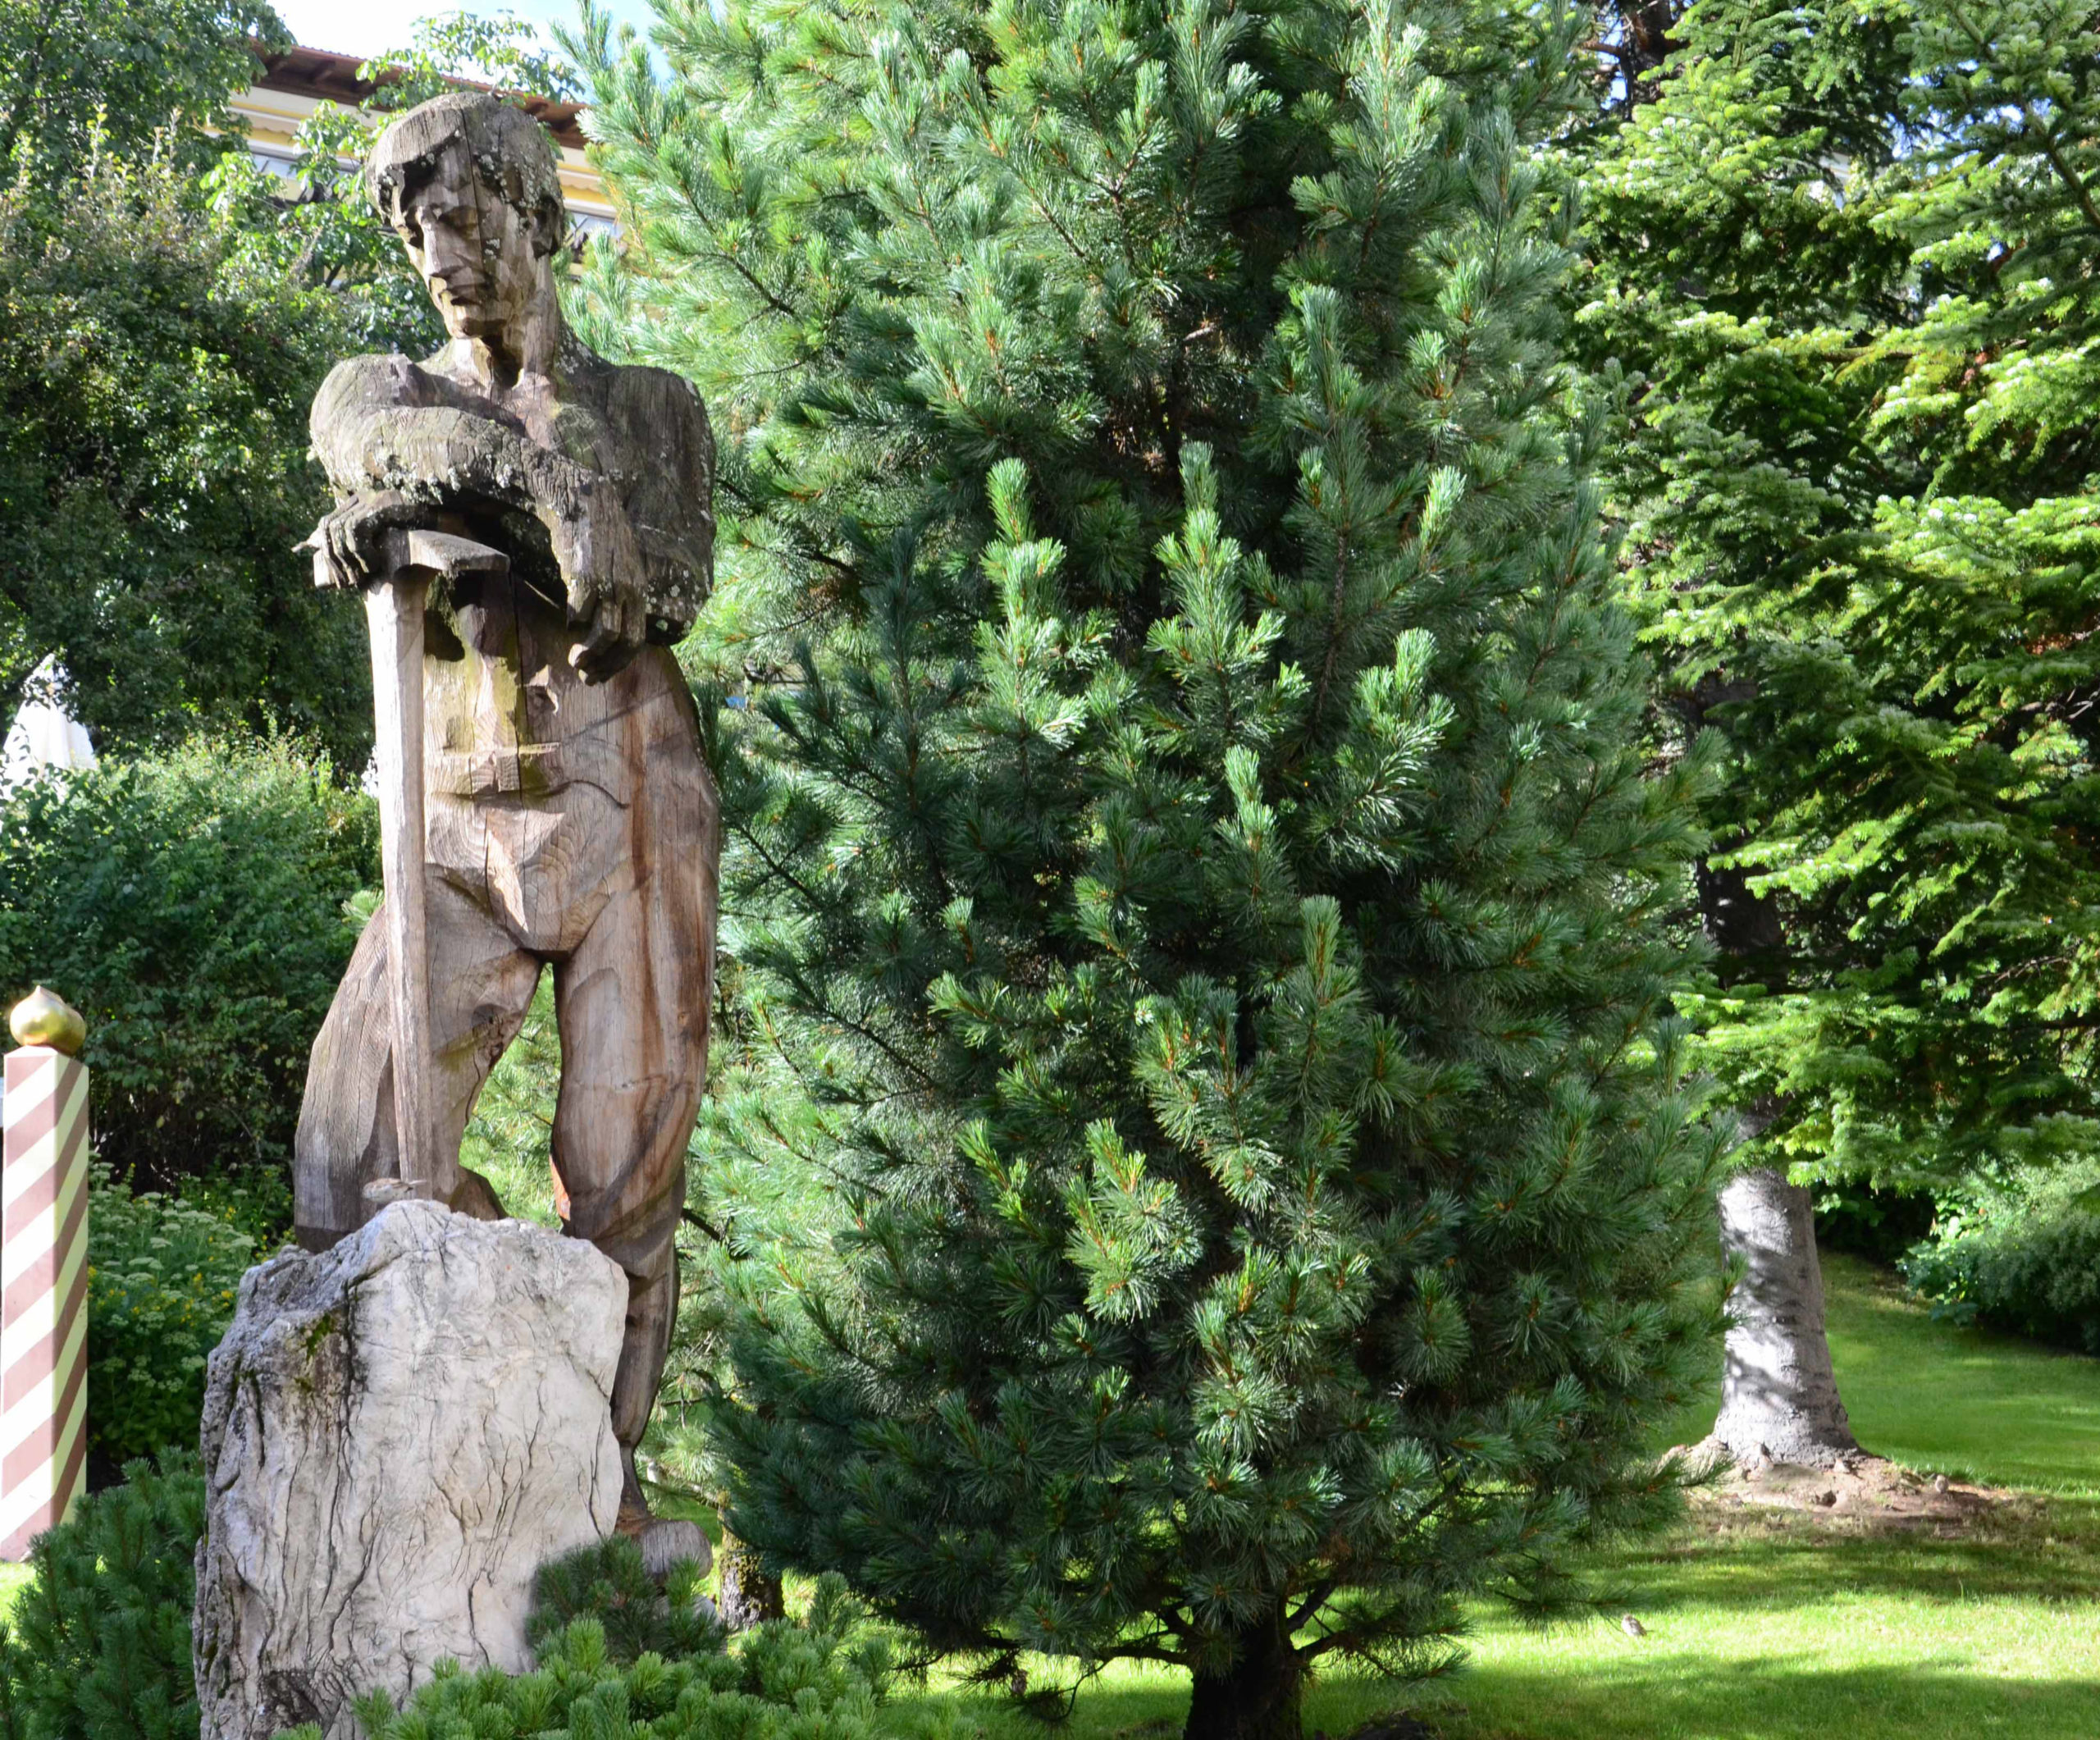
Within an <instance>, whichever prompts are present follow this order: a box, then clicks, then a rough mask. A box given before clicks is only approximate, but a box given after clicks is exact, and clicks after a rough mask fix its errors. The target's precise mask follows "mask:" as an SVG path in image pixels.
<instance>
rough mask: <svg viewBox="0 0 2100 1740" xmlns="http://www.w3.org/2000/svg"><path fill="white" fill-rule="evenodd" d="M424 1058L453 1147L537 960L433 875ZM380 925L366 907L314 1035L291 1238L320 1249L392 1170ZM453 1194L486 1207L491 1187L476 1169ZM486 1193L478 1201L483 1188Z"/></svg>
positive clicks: (478, 1209)
mask: <svg viewBox="0 0 2100 1740" xmlns="http://www.w3.org/2000/svg"><path fill="white" fill-rule="evenodd" d="M429 923H430V939H431V941H430V947H431V975H430V984H431V1039H432V1040H433V1042H434V1044H435V1045H436V1056H435V1057H433V1058H432V1059H431V1066H432V1068H431V1078H432V1086H433V1088H434V1089H435V1094H434V1098H435V1100H436V1108H437V1121H438V1126H439V1130H438V1135H439V1139H441V1140H443V1141H449V1142H450V1143H452V1144H454V1146H455V1147H456V1145H457V1144H458V1143H459V1138H460V1135H461V1134H462V1133H463V1131H464V1130H466V1127H467V1119H468V1116H469V1114H470V1113H471V1112H473V1107H474V1099H475V1096H476V1095H477V1094H479V1093H480V1092H481V1090H482V1083H483V1082H484V1081H486V1080H487V1079H488V1073H489V1071H490V1070H491V1069H492V1068H494V1067H495V1060H496V1059H497V1058H498V1057H501V1056H502V1055H503V1053H504V1049H505V1048H507V1047H508V1046H509V1044H510V1042H511V1041H512V1040H513V1039H515V1038H516V1037H517V1036H518V1028H519V1027H520V1026H521V1025H523V1022H524V1020H525V1015H526V1012H527V1009H529V1008H530V1007H531V1006H532V991H533V988H534V986H536V984H538V983H539V978H540V962H539V961H538V960H537V959H536V958H535V957H532V956H531V955H528V954H527V953H526V952H524V951H523V949H521V948H518V944H517V943H515V942H514V940H512V939H511V938H510V936H509V934H507V933H506V932H505V931H504V930H503V929H501V928H500V926H498V925H496V924H495V922H494V921H493V920H491V918H490V917H489V916H488V915H487V914H486V912H484V911H482V909H481V908H480V907H477V906H476V905H475V904H474V903H473V902H472V901H471V900H469V899H468V897H466V896H465V895H464V894H462V893H460V892H459V890H458V889H457V888H454V887H453V886H452V885H451V884H450V883H447V882H446V881H445V880H444V879H442V878H441V877H436V876H433V877H431V879H430V884H429ZM386 955H387V949H386V922H385V920H384V918H383V917H382V916H381V915H379V914H375V915H374V916H372V920H370V921H369V922H368V924H367V925H365V927H364V934H363V935H362V936H360V937H359V938H358V946H357V950H356V952H354V954H353V955H352V956H351V957H350V965H349V970H348V971H346V972H345V974H344V975H343V982H342V984H340V985H338V986H337V987H336V1001H335V1002H334V1003H333V1004H331V1006H330V1007H329V1011H328V1018H327V1020H326V1021H324V1022H322V1026H321V1031H320V1033H319V1034H318V1035H317V1036H316V1038H315V1039H314V1041H313V1054H312V1056H311V1057H310V1058H309V1060H308V1065H307V1071H306V1098H305V1100H304V1103H303V1104H302V1105H301V1107H300V1108H299V1135H298V1138H297V1140H296V1142H295V1144H294V1150H293V1162H292V1208H293V1218H294V1222H296V1224H297V1228H298V1233H299V1243H300V1244H303V1245H304V1246H305V1247H306V1249H308V1250H326V1249H327V1248H328V1247H329V1246H330V1245H331V1244H334V1243H335V1242H336V1240H338V1239H340V1238H341V1237H343V1236H344V1235H345V1234H346V1233H349V1232H354V1231H356V1229H357V1228H358V1227H359V1226H363V1224H364V1223H365V1222H366V1221H368V1219H370V1218H371V1217H372V1204H371V1203H368V1202H367V1201H366V1200H365V1198H364V1187H365V1186H366V1185H368V1184H369V1183H371V1182H372V1181H373V1180H375V1179H379V1178H392V1177H395V1176H397V1175H398V1171H399V1167H398V1153H397V1145H396V1144H395V1136H394V1068H393V1061H392V1053H393V1044H394V1039H393V1025H394V1024H393V1019H392V1016H391V1012H390V1003H389V998H388V996H387V984H386V973H387V964H386ZM477 1185H478V1190H477V1191H475V1193H474V1194H473V1199H471V1200H466V1201H463V1202H462V1203H460V1204H459V1206H461V1207H462V1208H465V1209H466V1210H467V1212H468V1213H482V1214H486V1213H490V1212H491V1211H492V1210H494V1209H495V1198H494V1195H493V1194H492V1193H491V1192H490V1191H489V1190H488V1187H487V1185H486V1184H484V1183H482V1182H481V1181H480V1180H479V1179H478V1178H473V1179H470V1180H469V1187H470V1190H472V1189H473V1187H474V1186H477ZM483 1198H486V1201H485V1202H484V1201H483V1200H482V1199H483Z"/></svg>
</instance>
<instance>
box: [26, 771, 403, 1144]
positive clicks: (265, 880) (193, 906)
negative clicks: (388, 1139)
mask: <svg viewBox="0 0 2100 1740" xmlns="http://www.w3.org/2000/svg"><path fill="white" fill-rule="evenodd" d="M335 772H336V770H334V768H333V767H332V766H331V765H330V764H329V763H328V762H327V761H326V760H325V759H323V758H321V757H319V756H314V755H312V754H309V753H308V752H307V751H304V750H302V749H300V748H299V747H296V746H294V744H292V743H290V742H285V741H282V740H269V739H258V738H251V737H245V736H240V735H235V736H230V737H219V736H213V737H200V738H194V739H193V740H191V741H190V742H187V743H185V744H184V745H182V746H181V747H180V748H177V749H176V750H174V751H171V752H169V753H167V754H166V755H158V756H147V757H144V758H141V759H139V760H133V761H126V762H124V763H122V764H121V765H105V766H103V767H102V768H99V769H97V770H94V771H92V772H84V773H79V774H72V775H70V776H68V777H67V778H66V779H63V780H53V779H44V780H39V781H36V782H34V783H31V784H30V786H28V787H27V788H25V789H23V790H21V791H20V792H16V794H15V795H14V796H13V797H11V798H10V799H8V800H7V802H6V803H5V804H4V805H3V806H0V996H4V997H6V998H8V999H9V1000H10V1001H11V1000H12V999H14V998H18V997H20V996H21V995H22V994H23V993H25V992H26V991H27V990H28V989H30V985H31V984H33V983H35V982H36V981H39V980H41V981H43V983H45V984H49V985H50V986H51V987H52V989H54V990H56V991H58V992H60V993H62V994H63V995H64V996H65V997H66V998H69V999H70V1000H71V1002H74V1003H75V1004H76V1005H78V1006H79V1007H80V1009H81V1011H82V1012H84V1014H85V1015H86V1016H87V1020H88V1044H87V1049H86V1052H85V1053H84V1057H85V1059H86V1062H87V1063H88V1065H89V1067H90V1068H91V1069H92V1070H93V1071H94V1085H93V1089H92V1093H93V1099H92V1102H91V1112H92V1117H93V1118H94V1130H95V1137H96V1146H97V1151H98V1153H100V1154H101V1155H102V1156H103V1158H105V1159H107V1160H109V1161H111V1162H112V1163H113V1165H114V1166H115V1167H116V1170H117V1171H119V1172H120V1173H129V1174H132V1175H135V1176H137V1177H139V1178H140V1179H143V1180H145V1181H150V1182H151V1183H153V1184H155V1185H169V1184H171V1183H174V1182H176V1181H180V1180H181V1179H184V1178H186V1177H192V1176H199V1175H201V1174H206V1173H212V1172H224V1171H229V1170H238V1169H240V1168H241V1167H253V1166H256V1165H268V1164H275V1163H276V1162H281V1161H282V1160H284V1159H285V1158H286V1157H287V1156H288V1155H289V1153H290V1148H291V1139H292V1133H293V1130H294V1128H295V1127H296V1126H297V1124H298V1121H299V1093H300V1089H301V1085H302V1084H303V1083H304V1079H305V1074H306V1057H307V1052H308V1048H310V1047H311V1046H312V1044H313V1035H314V1034H315V1033H316V1032H317V1030H319V1028H320V1025H321V1020H322V1016H324V1015H325V1014H326V1012H327V1009H328V1003H329V999H330V998H331V997H333V996H334V994H335V990H336V981H337V980H340V978H341V977H342V973H343V968H344V966H345V963H347V961H349V955H350V950H351V948H353V947H354V945H355V943H356V941H357V932H356V929H355V928H354V925H353V923H352V922H350V921H349V920H347V919H346V918H345V911H344V908H345V902H348V901H349V899H350V898H351V897H353V896H354V895H355V894H356V893H358V891H359V889H361V888H366V887H368V886H370V885H371V884H374V883H376V882H377V880H378V875H379V871H378V863H377V821H376V818H375V814H374V809H373V806H372V801H371V800H370V799H368V798H367V797H364V796H363V794H362V793H360V792H350V791H345V790H344V789H343V788H342V787H341V786H340V785H339V784H337V783H336V778H335Z"/></svg>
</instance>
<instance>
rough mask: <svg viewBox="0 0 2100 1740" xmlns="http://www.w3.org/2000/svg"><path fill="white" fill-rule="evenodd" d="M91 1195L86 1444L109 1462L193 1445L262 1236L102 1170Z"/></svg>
mask: <svg viewBox="0 0 2100 1740" xmlns="http://www.w3.org/2000/svg"><path fill="white" fill-rule="evenodd" d="M90 1189H91V1194H90V1197H89V1204H88V1450H89V1456H90V1457H91V1458H92V1459H94V1466H95V1467H96V1468H98V1469H99V1470H103V1471H108V1470H112V1469H114V1468H116V1466H117V1465H119V1464H122V1463H124V1462H126V1461H128V1460H129V1459H131V1458H133V1457H135V1456H144V1455H152V1454H153V1452H155V1451H157V1450H159V1449H160V1448H161V1447H162V1445H168V1444H180V1445H194V1444H195V1443H196V1441H197V1432H198V1427H199V1422H200V1421H201V1420H202V1418H203V1409H204V1366H205V1362H206V1361H207V1359H208V1358H209V1357H210V1355H211V1351H212V1349H213V1348H214V1347H216V1346H217V1345H218V1342H219V1339H220V1337H221V1336H223V1335H225V1333H226V1325H227V1324H228V1323H229V1322H231V1321H232V1320H233V1308H234V1304H235V1298H236V1296H237V1295H238V1293H239V1291H240V1277H241V1275H242V1273H243V1272H244V1271H245V1270H246V1269H247V1268H248V1267H249V1264H250V1263H253V1262H254V1261H255V1241H254V1240H253V1238H251V1237H250V1236H249V1234H248V1233H247V1232H245V1231H243V1230H242V1229H241V1228H240V1226H238V1225H236V1224H234V1222H233V1220H232V1219H231V1218H229V1217H228V1216H227V1214H226V1212H225V1211H224V1209H223V1208H222V1207H221V1205H217V1204H199V1203H190V1202H186V1201H183V1200H180V1199H176V1198H174V1197H169V1196H162V1195H157V1194H153V1193H151V1192H147V1193H143V1194H133V1193H132V1192H131V1191H130V1190H129V1189H128V1188H126V1186H125V1185H124V1184H122V1183H121V1181H118V1180H116V1179H114V1178H112V1176H110V1171H109V1169H108V1167H106V1166H103V1165H100V1164H98V1165H97V1166H96V1167H95V1169H94V1180H93V1183H92V1185H91V1187H90Z"/></svg>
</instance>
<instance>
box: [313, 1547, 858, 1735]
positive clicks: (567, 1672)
mask: <svg viewBox="0 0 2100 1740" xmlns="http://www.w3.org/2000/svg"><path fill="white" fill-rule="evenodd" d="M586 1556H587V1557H588V1556H591V1555H586ZM565 1563H566V1562H565ZM576 1569H577V1567H576V1566H575V1565H574V1564H569V1565H568V1570H569V1571H570V1572H572V1573H573V1572H574V1571H575V1570H576ZM632 1569H639V1560H638V1559H637V1561H636V1564H635V1566H634V1567H632ZM608 1570H613V1571H614V1576H615V1580H617V1581H619V1582H622V1583H624V1582H625V1580H626V1571H625V1569H616V1568H614V1567H611V1566H610V1565H609V1563H605V1562H600V1563H596V1564H593V1565H592V1566H591V1567H590V1568H589V1572H588V1574H590V1575H591V1576H593V1577H596V1578H599V1580H600V1582H602V1580H603V1573H606V1572H607V1571H608ZM560 1574H561V1573H558V1570H557V1568H555V1567H550V1568H549V1569H548V1570H547V1571H546V1572H545V1573H542V1581H541V1587H542V1588H543V1589H544V1588H546V1587H548V1582H549V1580H550V1579H555V1580H556V1581H559V1576H560ZM677 1599H678V1596H676V1595H675V1594H674V1595H673V1601H676V1600H677ZM631 1611H632V1608H631V1606H628V1605H625V1603H624V1601H622V1602H621V1603H619V1605H618V1615H617V1616H609V1617H600V1616H598V1615H595V1614H590V1613H584V1614H581V1615H580V1616H578V1617H577V1618H574V1619H571V1620H569V1621H568V1623H567V1624H565V1625H564V1626H562V1627H561V1628H559V1629H557V1630H555V1631H554V1632H553V1633H550V1635H548V1636H547V1637H545V1638H544V1639H543V1641H542V1642H541V1644H540V1645H539V1646H538V1650H537V1662H538V1665H537V1667H536V1669H535V1671H533V1672H532V1673H530V1674H517V1675H508V1674H502V1673H499V1672H497V1671H496V1670H495V1669H488V1670H486V1671H484V1672H482V1673H480V1674H467V1673H464V1672H462V1671H460V1670H459V1669H457V1668H453V1667H450V1666H446V1667H441V1668H440V1669H439V1671H438V1673H437V1674H436V1677H435V1678H433V1679H432V1681H431V1683H430V1684H428V1685H427V1686H424V1687H422V1688H421V1689H420V1690H418V1692H416V1694H415V1695H414V1697H412V1698H411V1699H410V1700H409V1706H408V1708H407V1709H406V1710H396V1709H395V1707H394V1706H393V1704H392V1702H391V1701H390V1700H389V1699H388V1698H386V1697H385V1696H384V1695H383V1694H376V1695H374V1696H373V1697H371V1698H368V1699H367V1700H366V1701H364V1702H363V1704H361V1705H360V1706H358V1715H359V1718H360V1720H361V1722H362V1724H363V1731H364V1733H365V1735H366V1737H367V1740H452V1737H453V1736H455V1735H469V1734H471V1735H473V1737H474V1740H629V1737H635V1740H639V1737H641V1736H643V1735H648V1736H651V1737H652V1740H874V1736H875V1734H876V1732H877V1729H876V1722H875V1712H876V1707H877V1706H878V1704H879V1701H880V1700H881V1698H882V1696H883V1692H884V1691H885V1690H886V1689H887V1686H888V1677H889V1668H888V1656H887V1652H886V1649H885V1646H884V1645H883V1642H882V1640H881V1638H880V1637H878V1636H876V1635H874V1633H872V1631H871V1630H870V1628H869V1627H868V1626H867V1624H865V1619H864V1618H863V1616H862V1614H861V1610H860V1609H859V1607H858V1606H857V1605H856V1603H855V1602H854V1601H852V1600H851V1597H850V1596H848V1595H847V1592H846V1587H845V1585H844V1583H843V1582H842V1580H841V1579H839V1578H836V1577H829V1578H821V1579H819V1582H818V1584H817V1587H816V1589H815V1593H814V1596H813V1599H812V1601H811V1603H810V1612H809V1614H808V1616H807V1617H806V1619H801V1620H775V1621H774V1622H773V1623H771V1624H767V1625H764V1626H760V1627H759V1628H757V1629H756V1630H754V1631H752V1632H751V1633H747V1634H746V1636H745V1637H743V1638H742V1640H741V1643H740V1646H739V1647H738V1649H737V1651H736V1653H734V1654H733V1655H732V1654H729V1653H728V1652H727V1651H724V1648H723V1636H722V1633H721V1630H720V1628H719V1627H715V1626H712V1625H709V1626H706V1627H705V1628H704V1635H702V1634H701V1633H695V1634H694V1636H693V1637H692V1647H691V1648H690V1649H685V1650H682V1651H680V1652H679V1653H678V1654H676V1655H673V1656H668V1657H667V1656H662V1655H659V1654H657V1653H655V1651H643V1652H642V1653H641V1654H639V1655H637V1656H633V1657H632V1658H631V1659H630V1658H628V1657H626V1656H623V1654H622V1652H621V1651H620V1650H619V1647H618V1646H616V1645H615V1643H614V1641H613V1639H614V1636H615V1635H616V1629H615V1628H616V1627H617V1626H618V1625H619V1624H620V1622H621V1619H623V1617H624V1615H626V1614H629V1613H631ZM285 1740H320V1730H319V1729H316V1728H311V1727H308V1728H301V1729H293V1730H292V1731H291V1732H290V1733H289V1734H287V1735H286V1736H285Z"/></svg>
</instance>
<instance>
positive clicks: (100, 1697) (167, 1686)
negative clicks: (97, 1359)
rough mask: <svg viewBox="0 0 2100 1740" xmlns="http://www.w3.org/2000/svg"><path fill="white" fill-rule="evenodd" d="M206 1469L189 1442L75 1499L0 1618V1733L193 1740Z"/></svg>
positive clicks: (6, 1739)
mask: <svg viewBox="0 0 2100 1740" xmlns="http://www.w3.org/2000/svg"><path fill="white" fill-rule="evenodd" d="M203 1531H204V1477H203V1474H202V1473H200V1472H199V1469H198V1466H197V1458H196V1455H195V1454H194V1452H191V1451H181V1452H174V1451H171V1452H169V1453H167V1455H164V1456H162V1459H161V1463H160V1466H159V1467H158V1468H154V1466H153V1464H150V1463H148V1462H143V1461H141V1462H134V1463H132V1464H130V1465H129V1466H127V1467H126V1468H125V1470H124V1483H123V1484H122V1485H121V1486H116V1487H111V1488H109V1489H108V1490H107V1491H103V1492H98V1493H94V1494H93V1495H91V1496H88V1497H86V1498H84V1499H82V1500H80V1505H79V1508H78V1509H75V1512H74V1514H73V1515H72V1516H71V1519H68V1520H67V1521H66V1522H64V1523H61V1524H60V1525H59V1526H58V1527H57V1528H54V1529H52V1530H50V1531H49V1532H47V1533H45V1534H43V1535H39V1537H37V1539H36V1541H35V1542H34V1544H33V1545H32V1546H31V1547H30V1569H31V1571H32V1572H33V1573H34V1575H33V1578H32V1580H31V1581H30V1582H29V1584H28V1585H27V1586H26V1587H24V1588H23V1589H22V1591H21V1593H20V1594H19V1595H17V1596H16V1598H15V1605H14V1608H13V1610H12V1611H11V1613H10V1614H8V1616H7V1619H6V1621H5V1622H4V1623H0V1740H197V1730H198V1720H199V1716H198V1708H197V1690H196V1683H195V1682H194V1679H193V1678H191V1674H190V1665H189V1613H190V1609H191V1607H192V1605H194V1601H195V1599H196V1573H195V1569H194V1560H195V1557H196V1551H197V1541H198V1539H199V1537H200V1536H201V1535H202V1534H203Z"/></svg>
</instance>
